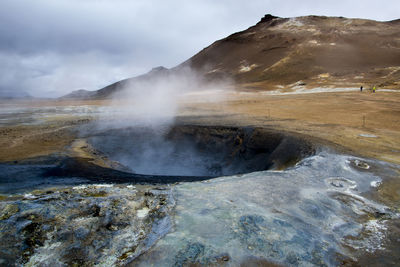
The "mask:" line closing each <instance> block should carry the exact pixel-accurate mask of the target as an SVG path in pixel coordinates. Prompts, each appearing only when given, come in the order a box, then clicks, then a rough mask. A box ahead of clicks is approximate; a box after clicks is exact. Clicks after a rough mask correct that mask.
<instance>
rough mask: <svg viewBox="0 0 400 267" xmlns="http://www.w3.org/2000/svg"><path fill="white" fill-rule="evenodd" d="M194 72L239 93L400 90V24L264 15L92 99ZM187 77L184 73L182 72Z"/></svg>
mask: <svg viewBox="0 0 400 267" xmlns="http://www.w3.org/2000/svg"><path fill="white" fill-rule="evenodd" d="M188 68H190V69H191V70H194V71H195V72H196V73H198V74H199V76H200V77H201V78H204V80H206V81H207V80H211V81H215V80H220V79H226V78H229V79H230V80H233V81H234V82H235V84H236V87H237V88H238V89H240V90H275V89H281V90H290V88H292V87H294V86H299V85H303V86H304V85H306V87H307V88H313V87H321V86H323V87H326V86H331V87H347V86H355V87H358V86H360V85H364V87H369V86H372V85H377V86H379V87H387V88H396V87H399V86H400V20H394V21H388V22H377V21H372V20H365V19H347V18H343V17H323V16H307V17H297V18H279V17H274V16H271V15H266V16H264V17H263V18H262V19H261V21H260V22H259V23H257V24H256V25H255V26H252V27H250V28H248V29H247V30H244V31H241V32H237V33H234V34H232V35H230V36H228V37H226V38H224V39H221V40H218V41H216V42H214V43H213V44H211V45H210V46H208V47H207V48H205V49H203V50H202V51H200V52H199V53H197V54H196V55H194V56H193V57H191V58H190V59H188V60H187V61H185V62H183V63H182V64H180V65H178V66H176V67H175V68H172V69H170V70H167V69H165V68H163V67H158V68H155V69H153V70H152V71H150V72H149V73H147V74H145V75H141V76H138V77H134V78H130V79H126V80H122V81H119V82H116V83H114V84H111V85H109V86H107V87H104V88H102V89H100V90H98V91H96V93H94V94H87V97H89V98H108V97H110V96H111V95H112V94H114V93H115V92H118V91H120V90H121V88H123V87H125V86H126V85H127V84H134V83H136V82H142V81H151V80H152V79H158V78H160V77H163V76H168V75H171V74H174V75H176V74H179V73H180V72H181V71H182V70H184V69H188ZM183 73H185V72H184V71H183Z"/></svg>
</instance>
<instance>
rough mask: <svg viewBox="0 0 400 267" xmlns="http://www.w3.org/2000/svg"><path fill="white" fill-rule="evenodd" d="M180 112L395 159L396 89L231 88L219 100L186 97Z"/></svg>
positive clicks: (399, 149)
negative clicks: (285, 91) (284, 91)
mask: <svg viewBox="0 0 400 267" xmlns="http://www.w3.org/2000/svg"><path fill="white" fill-rule="evenodd" d="M182 115H186V116H191V115H193V116H195V115H209V116H212V115H220V117H219V120H220V121H221V123H222V121H224V123H233V124H239V125H259V126H266V127H272V128H277V129H282V130H285V131H290V132H295V133H301V134H305V135H307V136H310V137H314V138H318V139H320V140H322V141H326V142H327V144H331V145H334V146H336V148H339V149H340V148H343V149H345V150H347V151H348V152H350V153H353V154H357V155H362V156H365V157H371V158H377V159H381V160H384V161H388V162H393V163H397V164H400V93H399V92H379V91H378V92H377V93H371V92H368V91H364V92H362V93H360V92H339V93H312V94H292V95H265V94H264V95H263V94H260V93H246V94H231V95H229V96H227V97H226V98H225V100H224V101H218V102H208V103H201V102H197V103H196V102H195V101H192V102H191V103H190V104H185V105H184V108H183V111H182ZM215 117H216V118H218V117H217V116H215Z"/></svg>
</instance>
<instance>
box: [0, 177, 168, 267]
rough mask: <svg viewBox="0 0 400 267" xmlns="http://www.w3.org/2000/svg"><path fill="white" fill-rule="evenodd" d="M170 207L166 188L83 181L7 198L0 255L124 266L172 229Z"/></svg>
mask: <svg viewBox="0 0 400 267" xmlns="http://www.w3.org/2000/svg"><path fill="white" fill-rule="evenodd" d="M173 207H174V200H173V198H172V196H171V193H170V189H169V188H168V187H159V188H154V187H150V186H135V187H134V186H129V185H128V186H127V185H118V186H117V185H109V184H105V185H82V186H76V187H64V188H53V189H50V190H49V189H47V190H35V191H32V192H31V193H29V194H25V195H24V196H10V197H6V198H5V199H3V200H2V201H1V202H0V211H1V220H0V231H1V233H2V235H1V236H0V251H1V252H0V259H2V264H6V265H10V264H15V263H17V264H30V265H35V266H36V265H43V264H46V265H53V266H59V265H71V266H75V265H79V266H81V265H82V264H83V263H84V264H85V266H92V265H99V264H100V265H101V264H105V265H108V266H111V265H124V264H126V263H128V262H130V261H131V260H132V259H134V258H136V257H137V256H139V255H140V254H141V253H143V252H144V251H146V250H148V249H149V248H150V247H152V246H153V245H154V244H155V242H156V241H157V240H158V239H159V238H160V237H162V236H163V235H165V234H166V233H167V232H168V231H169V230H170V229H171V226H172V222H171V219H170V217H169V213H170V212H171V209H172V208H173ZM144 211H145V212H144Z"/></svg>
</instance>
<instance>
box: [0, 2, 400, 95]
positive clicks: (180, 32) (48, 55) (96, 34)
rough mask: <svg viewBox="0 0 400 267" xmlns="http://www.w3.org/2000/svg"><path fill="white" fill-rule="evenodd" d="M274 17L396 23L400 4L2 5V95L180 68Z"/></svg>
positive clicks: (95, 85)
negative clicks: (202, 52)
mask: <svg viewBox="0 0 400 267" xmlns="http://www.w3.org/2000/svg"><path fill="white" fill-rule="evenodd" d="M267 13H271V14H273V15H276V16H281V17H294V16H302V15H310V14H314V15H328V16H345V17H362V18H369V19H375V20H383V21H384V20H393V19H398V18H399V17H400V1H399V0H376V1H375V0H324V1H321V0H301V1H299V0H287V1H286V0H251V1H243V0H230V1H228V0H218V1H215V0H191V1H185V0H169V1H167V0H132V1H128V0H34V1H33V0H0V93H2V94H4V93H7V94H9V93H13V94H19V93H21V92H26V93H29V94H31V95H33V96H42V97H43V96H45V97H56V96H60V95H63V94H66V93H69V92H70V91H72V90H76V89H88V90H95V89H99V88H101V87H103V86H106V85H108V84H109V83H112V82H115V81H118V80H120V79H123V78H127V77H132V76H136V75H139V74H142V73H145V72H147V71H149V70H150V69H151V68H153V67H156V66H161V65H162V66H165V67H168V68H170V67H174V66H175V65H177V64H179V63H181V62H182V61H184V60H186V59H188V58H189V57H191V56H192V55H194V54H195V53H197V52H198V51H200V50H201V49H202V48H204V47H206V46H208V45H209V44H211V43H212V42H214V41H215V40H217V39H221V38H223V37H225V36H227V35H229V34H231V33H233V32H236V31H239V30H244V29H246V28H248V27H249V26H252V25H254V24H255V23H257V22H258V21H259V20H260V18H261V17H262V16H263V15H264V14H267Z"/></svg>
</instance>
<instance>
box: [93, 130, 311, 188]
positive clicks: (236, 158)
mask: <svg viewBox="0 0 400 267" xmlns="http://www.w3.org/2000/svg"><path fill="white" fill-rule="evenodd" d="M86 138H87V140H88V142H89V143H90V144H91V146H93V147H94V148H95V149H96V150H97V151H99V152H100V153H101V154H103V155H105V156H106V157H107V158H108V159H110V160H112V161H116V162H118V163H119V164H122V165H123V166H124V167H125V168H126V169H127V171H128V172H130V173H133V174H138V175H149V176H176V177H177V178H176V179H177V181H179V177H183V176H186V177H195V176H196V177H217V176H225V175H234V174H243V173H249V172H254V171H263V170H270V169H285V168H287V167H289V166H293V165H294V164H296V163H297V162H298V161H299V160H301V159H302V158H304V157H307V156H309V155H311V154H313V153H314V147H313V145H312V144H311V143H310V142H308V141H306V140H304V139H302V138H300V137H298V136H293V135H289V134H286V133H281V132H275V131H271V130H269V129H263V128H251V127H244V128H239V127H219V126H193V125H182V126H174V127H168V128H166V127H158V128H147V127H135V128H124V129H111V130H106V131H101V132H97V133H92V134H90V135H88V136H86Z"/></svg>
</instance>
